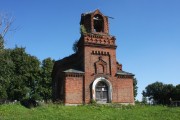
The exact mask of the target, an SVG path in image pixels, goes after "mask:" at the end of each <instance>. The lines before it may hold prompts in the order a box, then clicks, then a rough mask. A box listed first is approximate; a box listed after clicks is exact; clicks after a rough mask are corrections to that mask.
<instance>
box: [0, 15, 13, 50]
mask: <svg viewBox="0 0 180 120" xmlns="http://www.w3.org/2000/svg"><path fill="white" fill-rule="evenodd" d="M13 21H14V18H13V17H12V16H10V15H9V14H5V13H1V12H0V49H2V48H4V37H5V35H6V34H7V33H8V31H10V28H11V27H12V23H13ZM14 30H15V29H14Z"/></svg>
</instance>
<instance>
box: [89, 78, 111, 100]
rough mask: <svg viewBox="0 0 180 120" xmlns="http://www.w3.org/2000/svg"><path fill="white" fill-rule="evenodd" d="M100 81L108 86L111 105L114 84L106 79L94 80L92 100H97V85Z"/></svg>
mask: <svg viewBox="0 0 180 120" xmlns="http://www.w3.org/2000/svg"><path fill="white" fill-rule="evenodd" d="M100 81H102V82H104V83H106V85H107V86H108V102H109V103H110V102H111V101H112V84H111V82H110V81H108V80H107V79H105V78H104V77H99V78H96V79H95V80H94V82H93V84H92V99H93V100H96V85H97V83H98V82H100Z"/></svg>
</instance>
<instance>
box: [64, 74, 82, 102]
mask: <svg viewBox="0 0 180 120" xmlns="http://www.w3.org/2000/svg"><path fill="white" fill-rule="evenodd" d="M82 93H83V77H66V80H65V103H66V104H82V103H83V95H82Z"/></svg>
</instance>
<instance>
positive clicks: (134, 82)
mask: <svg viewBox="0 0 180 120" xmlns="http://www.w3.org/2000/svg"><path fill="white" fill-rule="evenodd" d="M137 90H138V87H137V80H136V78H134V79H133V91H134V99H135V98H136V96H137Z"/></svg>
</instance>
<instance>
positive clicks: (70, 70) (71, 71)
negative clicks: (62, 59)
mask: <svg viewBox="0 0 180 120" xmlns="http://www.w3.org/2000/svg"><path fill="white" fill-rule="evenodd" d="M64 72H65V73H84V72H83V71H79V70H75V69H68V70H65V71H64Z"/></svg>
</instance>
